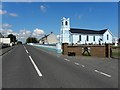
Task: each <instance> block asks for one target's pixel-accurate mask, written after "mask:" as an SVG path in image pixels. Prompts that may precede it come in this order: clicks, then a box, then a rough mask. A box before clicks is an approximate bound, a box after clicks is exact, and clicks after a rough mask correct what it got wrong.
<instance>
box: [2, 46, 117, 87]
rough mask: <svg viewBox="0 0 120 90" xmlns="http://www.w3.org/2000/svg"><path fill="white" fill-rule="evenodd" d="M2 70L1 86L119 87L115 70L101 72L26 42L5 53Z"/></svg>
mask: <svg viewBox="0 0 120 90" xmlns="http://www.w3.org/2000/svg"><path fill="white" fill-rule="evenodd" d="M106 68H107V67H106ZM2 70H3V71H2V75H3V76H2V77H3V79H2V82H3V83H2V85H3V88H117V87H118V81H117V79H118V77H117V75H116V72H115V71H112V72H111V73H106V72H102V71H99V70H98V69H97V70H96V69H92V68H90V67H89V66H88V67H87V66H85V65H82V64H80V63H77V62H71V61H70V60H69V59H67V58H64V57H60V56H55V55H52V54H49V53H46V52H44V51H42V50H39V49H36V48H34V47H33V46H28V45H17V46H15V47H14V48H13V49H12V50H11V51H9V52H8V53H6V54H4V55H3V57H2Z"/></svg>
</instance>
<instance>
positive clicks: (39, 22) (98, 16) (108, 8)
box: [2, 2, 118, 36]
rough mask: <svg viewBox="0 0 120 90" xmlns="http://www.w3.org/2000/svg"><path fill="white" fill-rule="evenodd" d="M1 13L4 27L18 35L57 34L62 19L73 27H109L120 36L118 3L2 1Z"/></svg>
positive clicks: (114, 33)
mask: <svg viewBox="0 0 120 90" xmlns="http://www.w3.org/2000/svg"><path fill="white" fill-rule="evenodd" d="M2 12H4V13H2V24H9V25H11V26H9V25H8V26H9V28H10V29H11V30H12V32H15V33H19V32H20V30H23V29H26V30H28V31H30V32H32V33H33V32H34V30H35V29H36V28H38V29H40V30H43V31H44V32H45V34H49V33H50V32H53V33H55V34H56V35H58V34H59V32H60V26H61V25H60V24H61V19H62V17H66V18H70V22H71V27H75V28H88V29H93V30H94V29H95V30H96V29H98V30H99V29H105V28H108V29H110V31H111V32H112V33H113V35H115V36H117V35H118V34H117V33H118V3H117V2H96V3H95V2H91V3H90V2H75V3H73V2H72V3H70V2H63V3H62V2H26V3H25V2H16V3H15V2H13V3H12V2H3V3H2ZM6 26H7V25H6ZM39 34H40V33H39Z"/></svg>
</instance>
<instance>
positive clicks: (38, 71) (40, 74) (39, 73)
mask: <svg viewBox="0 0 120 90" xmlns="http://www.w3.org/2000/svg"><path fill="white" fill-rule="evenodd" d="M29 58H30V60H31V62H32V64H33V66H34V68H35V70H36V71H37V73H38V75H39V76H40V77H41V76H42V73H41V72H40V70H39V69H38V67H37V65H36V64H35V62H34V61H33V59H32V57H31V56H29Z"/></svg>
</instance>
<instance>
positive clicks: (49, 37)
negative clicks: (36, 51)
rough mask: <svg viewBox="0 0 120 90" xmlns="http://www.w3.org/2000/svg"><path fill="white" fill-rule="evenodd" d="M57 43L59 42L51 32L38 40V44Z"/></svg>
mask: <svg viewBox="0 0 120 90" xmlns="http://www.w3.org/2000/svg"><path fill="white" fill-rule="evenodd" d="M58 42H59V41H58V39H57V37H56V36H55V34H54V33H53V32H51V33H50V34H48V35H45V36H44V37H42V38H41V39H40V40H39V43H40V44H56V43H58Z"/></svg>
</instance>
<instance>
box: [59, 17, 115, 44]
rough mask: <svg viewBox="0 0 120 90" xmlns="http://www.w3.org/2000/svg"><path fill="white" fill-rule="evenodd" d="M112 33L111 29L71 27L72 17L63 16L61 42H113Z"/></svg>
mask: <svg viewBox="0 0 120 90" xmlns="http://www.w3.org/2000/svg"><path fill="white" fill-rule="evenodd" d="M112 36H113V35H112V33H111V31H110V30H109V29H103V30H91V29H78V28H71V27H70V19H69V18H67V19H66V18H64V17H63V18H62V22H61V31H60V42H61V43H69V44H105V43H110V44H112Z"/></svg>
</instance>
